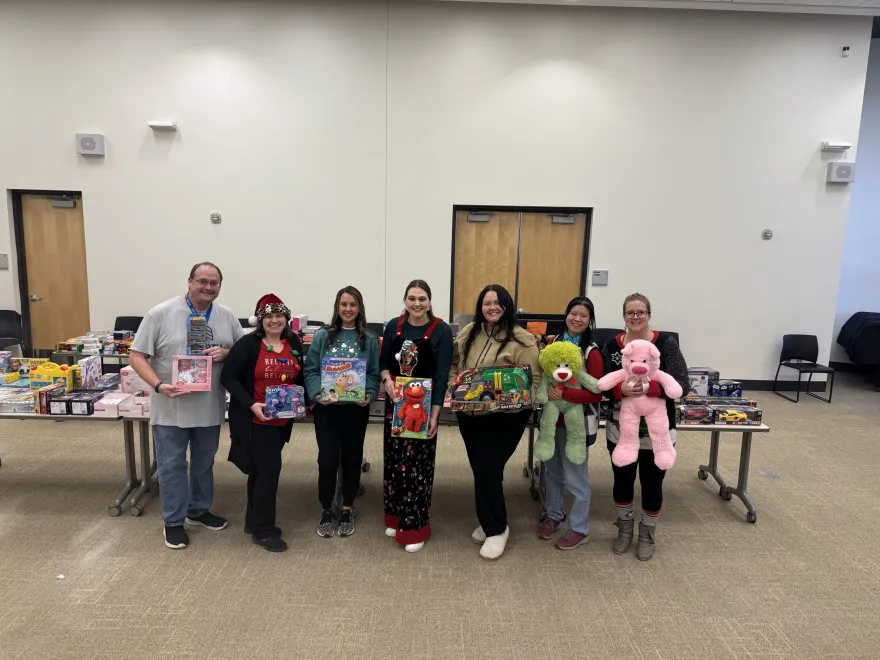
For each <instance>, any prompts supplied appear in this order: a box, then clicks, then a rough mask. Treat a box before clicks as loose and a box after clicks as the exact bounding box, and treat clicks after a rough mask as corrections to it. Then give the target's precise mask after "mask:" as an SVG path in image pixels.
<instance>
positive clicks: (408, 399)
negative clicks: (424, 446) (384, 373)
mask: <svg viewBox="0 0 880 660" xmlns="http://www.w3.org/2000/svg"><path fill="white" fill-rule="evenodd" d="M432 385H433V383H432V381H431V379H430V378H407V377H405V376H398V377H397V378H395V379H394V414H393V416H392V418H391V435H394V436H400V437H402V438H421V439H425V438H427V437H428V420H430V418H431V389H432Z"/></svg>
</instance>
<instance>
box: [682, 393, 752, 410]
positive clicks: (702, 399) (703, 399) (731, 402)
mask: <svg viewBox="0 0 880 660" xmlns="http://www.w3.org/2000/svg"><path fill="white" fill-rule="evenodd" d="M681 403H682V404H683V405H689V406H750V407H752V408H755V407H757V405H758V402H757V401H755V400H754V399H743V398H742V397H723V396H721V397H718V396H689V397H686V398H684V399H682V400H681Z"/></svg>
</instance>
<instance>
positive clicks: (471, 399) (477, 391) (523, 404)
mask: <svg viewBox="0 0 880 660" xmlns="http://www.w3.org/2000/svg"><path fill="white" fill-rule="evenodd" d="M531 387H532V368H531V366H529V365H527V364H514V365H510V366H508V367H479V368H477V369H466V370H464V371H462V372H461V373H460V374H458V377H457V378H456V379H455V383H453V385H452V387H451V388H450V389H449V392H447V393H446V400H445V401H444V404H443V405H444V406H446V407H447V408H451V409H452V410H453V411H462V412H497V411H502V410H520V409H522V408H531V405H532V391H531Z"/></svg>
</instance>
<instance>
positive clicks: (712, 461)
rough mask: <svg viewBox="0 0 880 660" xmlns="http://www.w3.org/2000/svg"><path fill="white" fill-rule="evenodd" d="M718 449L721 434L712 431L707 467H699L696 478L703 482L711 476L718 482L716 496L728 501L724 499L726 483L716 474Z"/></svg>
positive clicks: (719, 474)
mask: <svg viewBox="0 0 880 660" xmlns="http://www.w3.org/2000/svg"><path fill="white" fill-rule="evenodd" d="M720 447H721V433H720V432H719V431H712V436H711V440H710V442H709V465H701V466H700V469H699V471H698V472H697V476H698V477H699V478H700V479H702V480H704V481H705V480H706V479H708V478H709V475H710V474H711V475H712V478H713V479H714V480H715V481H717V482H718V486H719V491H718V494H719V495H720V496H721V497H722V498H723V499H727V500H729V499H730V497H725V493H726V488H727V483H725V481H724V477H722V476H721V473H719V472H718V449H719V448H720Z"/></svg>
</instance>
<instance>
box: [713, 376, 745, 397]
mask: <svg viewBox="0 0 880 660" xmlns="http://www.w3.org/2000/svg"><path fill="white" fill-rule="evenodd" d="M742 393H743V388H742V383H740V382H739V381H736V380H713V381H711V382H710V383H709V396H725V397H740V396H742Z"/></svg>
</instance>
